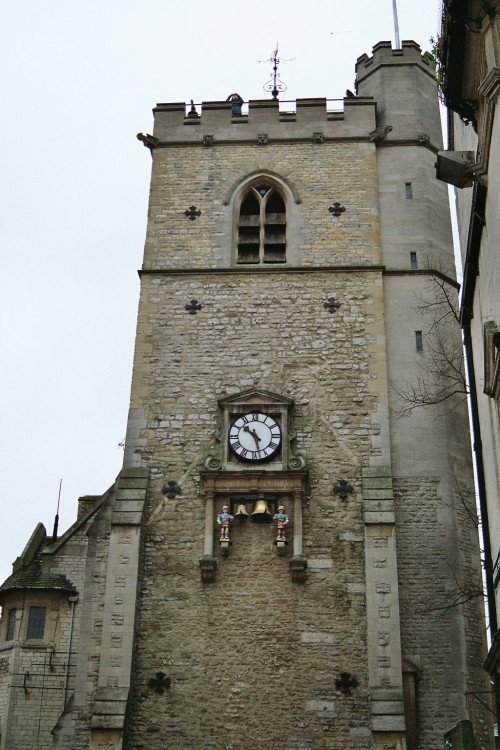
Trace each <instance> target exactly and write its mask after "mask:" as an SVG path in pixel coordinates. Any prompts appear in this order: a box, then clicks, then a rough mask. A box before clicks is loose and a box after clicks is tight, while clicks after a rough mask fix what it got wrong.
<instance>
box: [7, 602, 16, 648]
mask: <svg viewBox="0 0 500 750" xmlns="http://www.w3.org/2000/svg"><path fill="white" fill-rule="evenodd" d="M15 627H16V610H15V609H9V613H8V615H7V632H6V634H5V640H6V641H12V640H14V630H15Z"/></svg>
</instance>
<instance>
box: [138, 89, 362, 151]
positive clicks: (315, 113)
mask: <svg viewBox="0 0 500 750" xmlns="http://www.w3.org/2000/svg"><path fill="white" fill-rule="evenodd" d="M329 104H334V105H335V106H336V107H338V108H337V109H336V110H335V111H332V110H329V109H328V108H327V107H328V105H329ZM200 110H201V114H197V116H196V117H193V116H186V105H185V104H184V102H174V103H170V102H169V103H160V104H157V105H156V107H155V109H154V110H153V112H154V116H155V127H154V138H157V139H158V140H159V142H158V144H155V147H158V146H160V147H161V146H165V145H168V144H170V143H172V144H175V145H178V144H181V143H186V144H191V145H192V144H199V145H200V146H212V145H217V143H220V142H224V141H230V142H231V143H238V142H246V143H248V142H254V143H257V142H258V143H259V144H260V145H262V146H263V147H264V146H265V145H267V144H268V143H269V144H271V143H272V142H273V141H280V142H281V141H285V142H286V141H290V140H307V141H311V142H314V143H316V144H317V146H318V148H319V147H320V146H321V143H322V142H323V141H325V140H332V139H333V140H335V139H344V138H366V139H367V138H368V134H369V133H370V131H372V130H373V128H374V127H375V102H374V100H373V99H372V98H371V97H352V98H350V97H348V98H345V99H343V100H342V99H339V100H328V101H327V100H326V99H324V98H318V99H297V100H296V109H295V112H288V111H280V103H279V102H278V101H275V100H273V99H264V100H262V99H255V100H251V101H250V102H249V103H248V115H239V116H237V117H235V116H233V114H232V111H231V104H230V103H229V102H225V101H220V102H203V103H202V104H201V107H200ZM263 135H265V136H267V141H266V139H264V138H262V136H263ZM206 136H211V138H208V139H207V138H206ZM320 136H321V137H320ZM258 139H259V140H258ZM146 145H147V144H146Z"/></svg>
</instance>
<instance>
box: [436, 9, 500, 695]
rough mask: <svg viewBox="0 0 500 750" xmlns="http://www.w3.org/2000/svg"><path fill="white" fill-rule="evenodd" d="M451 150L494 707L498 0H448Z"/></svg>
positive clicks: (498, 519)
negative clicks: (484, 0)
mask: <svg viewBox="0 0 500 750" xmlns="http://www.w3.org/2000/svg"><path fill="white" fill-rule="evenodd" d="M439 58H440V60H439V72H440V79H441V88H442V93H443V97H444V100H445V103H446V105H447V107H448V124H449V144H448V149H449V150H448V151H446V152H443V153H442V154H440V159H439V162H438V177H440V178H441V179H444V180H446V181H448V182H450V183H451V184H454V185H455V186H456V187H457V190H456V200H457V211H458V226H459V231H460V244H461V251H462V265H463V277H464V278H463V285H462V292H461V309H460V318H461V324H462V328H463V331H464V340H465V344H466V350H467V355H468V365H469V367H468V370H469V377H470V385H471V403H472V419H473V425H474V432H475V434H474V436H473V437H474V448H475V453H476V458H477V465H478V489H479V496H480V501H481V504H482V519H483V530H484V549H485V574H486V584H487V591H488V605H489V606H488V610H489V625H490V630H491V640H492V647H491V649H490V652H489V654H488V659H487V663H486V667H487V669H488V671H489V672H490V674H491V676H492V678H493V680H494V682H495V684H496V691H497V705H498V706H500V700H499V696H500V687H499V682H498V679H499V678H498V672H499V669H500V637H499V635H498V620H499V616H500V597H499V589H498V585H499V582H500V251H499V239H500V120H499V116H498V112H497V102H498V95H499V92H500V3H499V2H496V1H493V2H479V1H469V0H447V2H445V3H444V4H443V22H442V30H441V39H440V47H439Z"/></svg>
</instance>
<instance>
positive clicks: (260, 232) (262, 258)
mask: <svg viewBox="0 0 500 750" xmlns="http://www.w3.org/2000/svg"><path fill="white" fill-rule="evenodd" d="M285 262H286V208H285V201H284V200H283V198H282V196H281V195H280V193H279V192H278V190H277V189H276V188H275V187H273V186H270V185H266V184H264V183H262V184H257V185H255V186H254V187H251V188H250V189H249V190H248V191H247V193H246V194H245V196H244V197H243V200H242V202H241V208H240V215H239V220H238V255H237V263H285Z"/></svg>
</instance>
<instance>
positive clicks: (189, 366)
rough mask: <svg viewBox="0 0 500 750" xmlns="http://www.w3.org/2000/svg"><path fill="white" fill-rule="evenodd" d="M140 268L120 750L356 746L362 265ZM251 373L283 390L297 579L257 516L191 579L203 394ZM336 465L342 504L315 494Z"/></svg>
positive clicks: (372, 322)
mask: <svg viewBox="0 0 500 750" xmlns="http://www.w3.org/2000/svg"><path fill="white" fill-rule="evenodd" d="M264 276H265V277H264ZM143 281H144V289H143V302H142V304H141V308H140V310H141V312H140V321H139V328H140V330H141V332H142V335H143V336H144V341H149V342H151V344H150V351H149V354H146V353H145V351H144V350H143V349H142V348H141V349H138V350H137V352H138V354H140V355H141V358H142V361H141V363H140V366H139V367H137V366H136V373H135V377H136V386H138V387H136V388H134V393H135V395H136V396H140V397H141V402H142V406H143V408H145V415H144V417H145V422H146V426H145V427H144V429H143V430H142V431H141V433H140V440H141V443H143V444H144V443H145V447H141V446H140V445H138V447H137V451H138V453H139V454H140V455H142V461H143V463H144V464H147V465H148V466H149V467H150V469H151V472H152V480H151V482H152V484H151V486H152V491H151V497H150V508H149V517H148V520H147V521H146V549H145V556H144V565H143V584H142V589H141V605H140V614H139V636H138V651H137V661H136V672H135V676H134V680H133V683H134V684H135V686H136V693H135V702H134V704H133V709H132V711H131V739H130V747H131V748H139V747H142V746H146V745H147V746H148V747H151V748H156V747H158V748H160V747H163V746H164V744H165V742H167V743H169V742H170V743H172V744H173V745H175V746H176V747H178V748H187V747H215V748H222V747H224V748H237V747H239V748H241V750H244V749H246V748H248V750H250V748H259V747H261V748H265V747H269V746H273V747H279V748H294V749H295V748H302V749H303V750H305V748H323V747H324V748H332V749H333V748H345V747H346V746H348V747H356V748H359V750H362V749H363V748H369V747H370V742H371V739H370V731H369V700H368V691H367V674H366V670H367V657H366V617H365V602H364V593H365V586H364V580H365V579H364V563H363V556H364V551H363V544H362V540H363V526H362V501H361V495H360V478H361V466H362V465H366V464H367V463H368V462H369V460H370V456H371V454H372V452H373V448H372V444H371V441H372V438H373V436H374V435H375V433H376V432H377V426H376V425H375V424H373V423H372V421H371V415H372V414H373V413H374V412H376V409H377V401H378V398H377V396H378V394H377V389H378V387H382V381H379V380H378V376H377V374H376V367H374V366H373V363H372V362H371V360H372V359H373V352H374V351H375V346H376V342H375V336H374V334H373V331H374V329H375V328H376V327H377V326H379V325H380V320H379V319H377V317H378V314H379V311H380V309H381V307H380V306H378V307H376V306H375V304H374V298H375V299H378V293H379V288H380V275H379V274H378V273H376V272H372V271H366V272H365V273H354V272H352V273H346V272H344V273H330V272H326V271H322V272H317V273H311V274H307V275H304V274H301V273H283V272H276V273H272V272H271V273H268V274H266V275H262V274H259V275H250V274H245V273H242V274H239V273H235V274H232V275H230V276H229V275H227V274H224V273H219V274H217V273H215V274H207V275H200V276H193V275H180V274H179V275H173V276H169V275H168V276H165V275H162V276H146V277H143ZM333 294H334V295H335V296H336V297H337V298H338V299H339V300H340V301H341V303H342V306H341V307H340V308H339V310H338V311H337V312H336V313H334V314H332V313H330V312H328V311H327V310H325V309H324V308H323V302H324V300H325V299H326V298H327V297H328V296H330V295H333ZM192 297H195V298H197V299H198V300H199V301H200V302H201V303H202V305H203V307H202V310H201V311H200V312H198V313H197V314H196V315H189V314H188V313H187V312H186V311H185V310H184V305H185V303H186V302H187V301H188V300H189V299H190V298H192ZM251 386H256V387H257V386H259V387H262V388H265V389H267V390H274V391H277V392H280V393H282V394H283V395H289V396H292V397H293V398H294V399H295V400H296V407H295V420H294V426H295V428H296V429H297V435H298V437H297V446H298V448H299V449H300V450H301V451H304V452H305V453H306V455H307V456H308V457H309V466H310V496H309V497H308V498H307V500H306V503H305V507H304V540H305V550H304V551H305V554H306V555H307V557H308V559H309V569H308V570H309V572H308V579H307V583H306V584H305V585H303V586H301V585H300V584H293V583H292V582H291V580H290V572H289V569H288V560H287V558H278V557H277V555H276V550H275V547H274V545H273V532H272V529H270V528H269V526H267V525H254V524H251V523H250V522H247V523H246V524H245V525H243V526H241V527H240V526H237V525H236V524H235V529H234V544H233V547H232V548H231V552H230V555H229V557H228V558H227V559H221V560H220V562H219V568H218V572H217V577H216V582H215V584H213V585H210V584H208V585H207V584H202V582H201V580H200V573H199V569H198V558H199V557H200V555H201V554H202V551H203V546H202V543H203V528H204V513H205V511H204V500H203V497H202V496H201V494H200V489H201V487H200V482H199V470H200V466H201V461H202V458H203V456H204V455H205V453H206V452H207V451H208V450H209V449H210V446H211V444H212V440H213V433H214V429H215V428H216V426H217V420H218V414H217V403H216V402H217V398H220V397H222V396H224V395H228V394H229V393H235V392H238V391H240V390H243V389H245V388H248V387H251ZM138 405H139V404H138V403H136V404H135V406H138ZM339 478H346V479H348V480H349V481H350V482H352V483H353V484H354V486H355V487H356V494H355V495H353V496H351V497H350V498H349V500H348V501H347V502H344V501H341V500H339V499H338V497H336V496H334V495H333V494H332V488H333V484H334V483H335V481H336V480H337V479H339ZM167 480H175V481H177V482H178V483H179V485H180V487H181V488H182V493H181V494H180V495H179V496H177V498H176V499H175V500H168V499H166V498H163V496H162V494H161V486H162V484H163V483H164V482H165V481H167ZM219 506H220V502H218V503H217V508H219ZM288 510H289V511H291V510H292V509H291V507H290V504H289V503H288ZM216 546H217V545H216ZM287 555H288V556H291V549H290V545H289V547H288V549H287ZM158 670H161V671H164V672H165V673H166V674H167V675H169V676H170V677H171V679H172V687H171V688H170V690H169V691H168V692H167V694H165V695H164V696H158V695H156V694H155V693H154V692H152V691H151V690H150V689H149V688H148V687H147V681H148V679H149V678H150V677H152V676H153V675H154V673H155V672H156V671H158ZM340 672H350V673H352V674H354V675H355V676H356V678H357V679H358V682H359V687H358V688H356V690H355V691H354V692H353V694H352V696H344V695H342V693H340V692H339V691H338V690H337V689H336V687H335V679H337V678H338V677H339V676H340ZM214 717H218V718H216V719H215V720H214Z"/></svg>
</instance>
